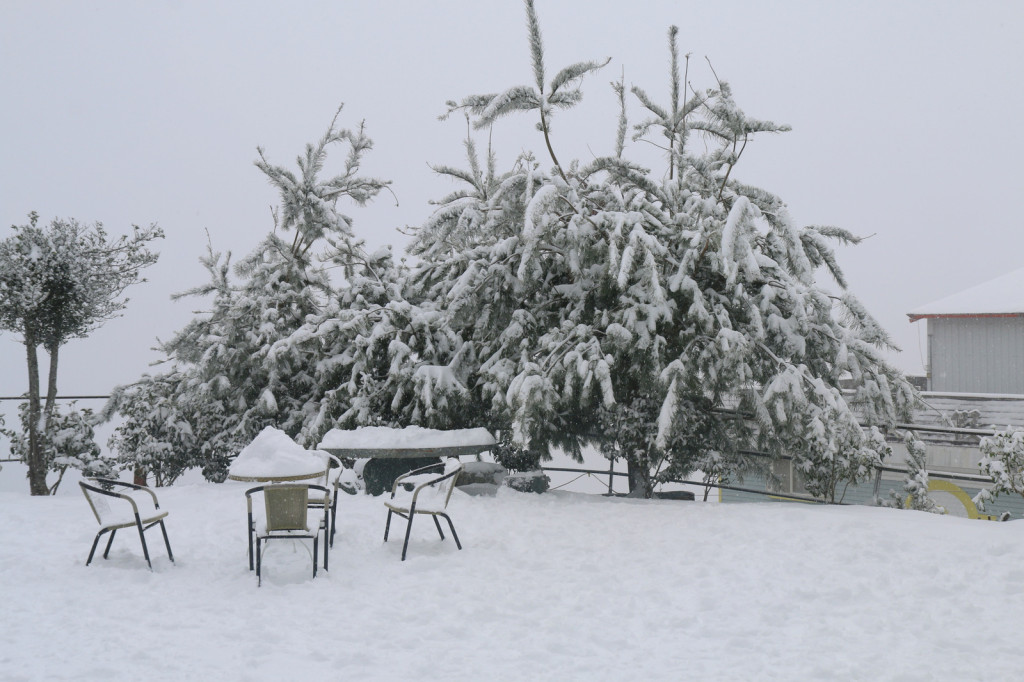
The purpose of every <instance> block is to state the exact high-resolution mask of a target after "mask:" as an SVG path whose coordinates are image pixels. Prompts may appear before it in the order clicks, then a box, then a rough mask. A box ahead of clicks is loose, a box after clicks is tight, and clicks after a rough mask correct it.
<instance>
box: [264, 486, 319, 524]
mask: <svg viewBox="0 0 1024 682" xmlns="http://www.w3.org/2000/svg"><path fill="white" fill-rule="evenodd" d="M308 496H309V486H306V485H273V486H270V485H268V486H267V487H265V488H264V489H263V502H264V504H265V506H266V511H267V530H268V531H275V530H308V529H309V525H308V523H307V516H306V503H307V501H308V499H309V497H308Z"/></svg>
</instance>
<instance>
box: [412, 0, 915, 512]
mask: <svg viewBox="0 0 1024 682" xmlns="http://www.w3.org/2000/svg"><path fill="white" fill-rule="evenodd" d="M525 4H526V11H527V17H528V26H529V31H530V35H529V38H530V49H531V60H532V63H533V71H534V84H533V85H532V86H517V87H513V88H510V89H508V90H506V91H504V92H502V93H499V94H494V95H477V96H470V97H467V98H465V99H464V100H462V101H461V102H459V103H454V102H452V103H450V104H449V111H450V112H451V111H455V110H464V111H467V112H468V113H469V114H470V115H471V116H472V117H473V118H474V125H475V126H476V127H477V128H484V127H487V128H489V127H491V126H492V125H493V124H494V123H495V122H496V121H497V120H498V119H499V118H501V117H502V116H504V115H507V114H511V113H514V112H520V111H532V112H536V115H537V116H538V118H539V123H538V128H539V130H540V132H541V134H542V142H543V147H544V149H545V151H546V153H547V156H548V157H549V158H550V161H551V163H552V170H551V172H547V171H545V170H543V169H542V168H541V166H540V164H539V163H538V161H537V160H536V158H535V157H534V156H533V155H532V154H531V153H529V152H527V153H524V154H523V155H522V156H520V157H519V158H518V159H517V161H516V163H515V164H514V165H513V167H512V169H511V170H509V171H508V172H506V173H503V174H498V173H493V172H491V173H488V174H487V175H486V177H487V178H488V179H489V181H488V182H482V181H481V178H482V177H483V176H482V174H481V173H480V172H478V171H476V170H474V164H473V159H472V157H471V168H470V171H468V172H464V173H462V174H461V175H459V174H457V173H451V172H449V173H448V174H449V175H454V176H456V177H461V179H463V180H465V181H466V182H467V184H468V185H469V189H467V190H465V191H464V192H461V193H456V194H454V195H451V196H450V197H449V198H447V200H446V201H444V202H442V204H441V205H440V207H439V208H438V209H437V211H435V213H434V215H433V216H432V217H431V218H430V219H429V220H428V221H427V222H426V223H425V224H424V225H423V227H422V228H421V229H420V230H419V232H418V233H417V235H416V239H415V242H414V244H413V246H412V251H413V253H415V254H417V255H419V256H420V257H421V258H423V263H422V264H421V265H420V266H419V267H418V268H417V269H416V270H415V271H414V272H413V273H412V275H411V277H410V287H409V293H410V298H413V299H423V300H432V301H436V302H438V303H439V304H443V305H444V307H445V311H446V314H447V319H448V324H449V326H450V327H451V329H452V330H453V331H454V332H456V333H457V335H458V336H459V337H461V338H462V339H464V340H465V341H467V342H471V343H472V345H473V350H474V353H475V357H476V358H477V360H476V364H475V368H474V371H472V372H470V373H469V378H468V380H467V382H466V387H467V389H469V390H470V391H471V392H473V393H474V394H475V395H477V396H479V400H480V402H481V403H482V404H484V405H486V406H487V408H488V410H489V411H490V412H491V421H492V423H505V424H507V426H508V429H509V431H510V433H511V436H512V439H513V441H514V442H515V443H517V444H518V447H519V448H521V449H523V450H525V451H529V452H534V453H537V454H538V455H543V454H546V453H547V452H548V450H549V449H550V448H551V447H553V446H561V447H562V448H564V449H565V450H566V451H567V452H569V453H570V454H578V453H579V452H580V447H581V446H582V445H583V444H584V443H587V442H596V443H600V444H601V446H602V448H604V449H605V451H606V452H609V453H610V454H612V455H613V456H620V457H623V458H625V459H626V461H627V463H628V464H629V466H630V470H631V482H632V489H633V491H634V494H639V495H650V494H651V491H652V488H653V485H654V484H655V483H656V482H657V479H656V476H657V472H656V470H655V469H654V467H653V464H654V463H657V462H667V463H668V468H669V469H670V470H671V471H672V475H673V476H678V475H684V474H686V473H688V472H691V471H693V470H695V469H697V468H699V467H701V466H704V465H705V464H711V465H715V466H718V467H719V470H720V471H722V472H723V473H731V472H733V471H735V469H736V467H738V466H740V464H741V462H740V459H739V457H738V454H739V452H740V451H741V450H743V449H745V448H748V447H750V446H751V445H755V446H757V447H759V448H760V449H762V450H764V451H767V452H769V453H771V454H774V455H783V454H787V455H791V456H793V457H794V458H795V460H796V465H797V466H798V468H799V469H800V472H801V474H802V476H803V477H804V479H805V480H806V482H807V486H808V489H809V490H810V491H811V492H813V493H814V494H815V495H818V496H820V497H822V498H824V499H826V500H829V501H834V500H836V499H837V492H838V495H839V496H841V494H842V485H841V484H842V483H843V482H844V481H849V480H855V479H857V478H859V477H863V476H866V475H867V474H868V473H869V471H870V468H871V466H872V464H873V463H874V462H876V461H877V459H878V447H877V446H878V445H879V440H878V439H877V438H874V437H871V438H869V437H866V436H865V433H864V432H863V430H862V428H861V426H860V423H859V421H860V420H862V419H863V420H865V421H867V423H869V424H871V425H876V424H877V425H886V424H892V423H894V422H895V421H896V419H897V417H898V416H899V415H900V414H901V411H904V410H906V408H907V406H908V405H909V404H910V401H911V399H912V397H913V389H912V388H911V387H910V385H909V384H908V383H907V382H906V381H905V380H904V379H903V378H902V376H901V375H900V374H899V372H897V371H896V370H895V369H894V368H892V367H891V366H889V365H888V364H887V363H886V362H885V360H884V358H883V356H882V349H884V348H886V347H888V346H890V345H891V344H890V342H889V340H888V338H887V337H886V335H885V334H884V332H883V331H882V330H881V329H880V327H879V326H878V325H877V323H875V322H874V320H872V318H871V317H870V315H868V314H867V312H866V311H865V310H864V308H863V306H861V304H860V303H859V302H858V301H857V300H856V299H855V298H854V297H853V296H852V295H851V294H850V293H849V292H847V291H846V290H845V285H846V283H845V280H844V278H843V276H842V272H841V270H840V269H839V267H838V265H837V262H836V258H835V254H834V252H833V250H832V247H831V245H830V244H829V241H830V240H838V241H839V242H840V243H856V242H857V241H858V240H857V238H855V237H854V236H853V235H851V234H849V233H848V232H846V231H844V230H840V229H837V228H831V227H806V228H797V227H796V226H795V225H793V223H792V221H791V219H790V218H789V216H788V213H787V211H786V207H785V204H784V203H783V202H782V201H781V200H780V199H779V198H777V197H775V196H774V195H772V194H770V193H768V192H766V191H764V190H762V189H759V188H756V187H751V186H749V185H745V184H742V183H740V182H739V181H738V180H737V179H736V178H735V176H734V173H733V169H734V167H735V166H736V164H737V163H738V161H739V159H740V157H741V155H742V152H743V150H744V149H745V147H746V145H747V143H748V142H749V140H750V139H751V138H752V137H753V136H754V135H756V134H758V133H764V132H782V131H784V130H786V129H787V128H786V127H785V126H779V125H776V124H773V123H771V122H769V121H759V120H756V119H752V118H750V117H748V116H746V115H745V114H744V113H743V112H742V111H741V110H740V109H739V108H738V107H737V106H736V104H735V102H734V100H733V97H732V93H731V90H730V88H729V86H728V85H727V84H726V83H722V82H719V83H718V84H717V87H715V88H712V89H709V90H707V91H705V92H703V93H699V94H697V93H693V95H692V96H693V99H689V100H685V101H684V102H683V103H679V102H678V95H677V94H676V95H673V102H672V105H671V106H670V107H666V108H662V107H658V106H657V105H655V104H653V102H652V100H651V98H650V97H648V96H647V95H646V93H644V92H643V91H642V90H639V89H634V93H635V94H636V95H637V97H638V98H639V99H640V101H641V103H642V104H643V105H644V106H645V107H646V108H647V109H648V110H649V111H651V112H653V113H654V116H655V118H654V119H653V120H652V121H651V122H645V123H642V124H641V125H640V127H639V129H638V131H637V132H638V134H640V135H644V134H647V133H648V132H650V131H651V130H654V129H656V128H660V129H661V130H662V131H663V132H664V133H665V135H666V137H668V139H669V140H670V141H671V144H672V146H671V149H670V151H669V165H670V169H669V172H668V173H666V174H665V178H662V177H661V176H658V175H655V174H652V173H651V172H650V171H648V170H647V169H644V168H642V167H640V166H638V165H636V164H634V163H631V162H630V161H628V160H627V159H626V158H625V155H624V154H623V153H622V151H623V149H622V146H623V141H622V138H623V136H622V135H621V133H620V135H619V136H618V140H619V141H618V143H617V145H616V146H617V149H616V154H615V155H613V156H608V157H602V158H598V159H596V160H594V161H592V162H590V163H587V164H580V163H578V162H572V163H570V164H568V165H566V164H563V163H560V162H559V160H558V158H557V156H556V154H555V151H554V142H553V138H552V135H551V125H550V124H551V117H552V115H553V113H554V112H555V110H557V109H559V108H565V107H567V106H572V105H575V104H576V103H578V102H579V101H580V99H581V98H582V93H581V91H580V89H579V81H580V79H581V78H582V77H583V76H584V75H586V74H588V73H590V72H592V71H594V70H596V69H597V68H600V66H601V65H602V63H601V62H582V63H579V64H574V65H572V66H570V67H567V68H565V69H563V70H562V71H560V72H559V73H558V74H557V75H556V76H555V77H554V79H552V80H551V82H550V83H546V81H545V76H544V74H545V66H544V60H543V46H542V42H541V39H540V31H539V24H538V21H537V17H536V13H535V10H534V7H533V3H532V2H530V1H529V0H527V1H526V3H525ZM670 47H671V51H672V55H673V67H672V81H671V83H672V90H673V93H678V92H679V91H681V87H680V83H679V81H678V64H677V58H676V54H677V50H676V48H675V31H674V30H673V31H672V32H671V34H670ZM619 88H620V90H624V85H622V84H620V86H619ZM622 127H623V123H622V119H621V117H620V123H619V129H620V131H621V130H622ZM694 135H699V136H700V137H701V138H702V141H703V143H704V144H702V145H692V146H690V145H687V141H688V140H689V139H690V137H692V136H694ZM693 149H696V150H698V151H696V152H695V151H693ZM704 149H706V150H707V151H703V150H704ZM478 166H479V164H476V167H478ZM470 225H471V226H472V229H468V227H469V226H470ZM819 268H825V269H826V270H827V271H829V272H830V273H831V275H832V277H833V279H834V280H835V282H836V283H837V285H838V286H839V288H840V289H841V290H842V292H843V293H841V294H840V295H838V296H836V295H833V294H831V293H830V292H829V291H827V290H826V289H825V288H823V287H822V286H820V285H818V284H817V283H816V281H815V275H816V271H817V270H818V269H819ZM843 378H850V379H851V381H852V384H853V387H854V388H853V394H852V395H850V396H848V395H847V394H846V393H845V392H844V390H843V388H842V387H841V386H840V379H843ZM854 406H856V408H857V411H855V410H854ZM737 415H745V416H747V417H748V419H746V420H743V419H737ZM626 421H628V422H630V424H631V425H632V428H629V429H625V430H624V429H623V428H622V426H623V423H624V422H626ZM616 441H617V442H616ZM723 455H724V456H723ZM723 461H725V462H731V463H732V464H728V465H723V464H722V463H723Z"/></svg>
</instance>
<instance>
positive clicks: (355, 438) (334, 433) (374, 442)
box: [317, 426, 495, 459]
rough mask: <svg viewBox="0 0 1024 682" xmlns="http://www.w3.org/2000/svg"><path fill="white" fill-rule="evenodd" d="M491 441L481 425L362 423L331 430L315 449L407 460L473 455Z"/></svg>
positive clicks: (347, 455) (338, 454)
mask: <svg viewBox="0 0 1024 682" xmlns="http://www.w3.org/2000/svg"><path fill="white" fill-rule="evenodd" d="M494 444H495V441H494V437H493V436H492V435H491V434H490V432H489V431H488V430H487V429H484V428H477V429H451V430H447V431H446V430H440V429H425V428H423V427H421V426H407V427H405V428H403V429H394V428H390V427H386V426H364V427H361V428H358V429H353V430H350V431H344V430H342V429H331V430H330V431H328V432H327V433H326V434H325V435H324V437H323V440H321V441H320V444H319V445H318V446H317V448H318V449H320V450H324V451H325V452H329V453H331V454H332V455H334V456H336V457H345V458H349V459H367V458H377V459H409V458H414V457H459V456H461V455H475V454H478V453H481V452H485V451H487V450H490V449H491V448H492V447H494Z"/></svg>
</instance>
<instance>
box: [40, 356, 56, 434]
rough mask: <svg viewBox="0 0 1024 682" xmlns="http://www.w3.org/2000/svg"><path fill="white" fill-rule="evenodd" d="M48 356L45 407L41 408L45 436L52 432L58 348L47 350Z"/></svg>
mask: <svg viewBox="0 0 1024 682" xmlns="http://www.w3.org/2000/svg"><path fill="white" fill-rule="evenodd" d="M46 352H47V354H48V355H49V356H50V372H49V374H48V375H47V377H46V405H45V406H44V407H43V415H44V416H45V417H46V419H45V424H46V431H45V433H46V434H49V433H50V432H51V431H52V430H53V412H54V409H55V408H56V406H57V360H58V357H57V355H58V353H60V346H55V347H54V348H47V349H46Z"/></svg>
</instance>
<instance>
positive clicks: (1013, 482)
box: [974, 428, 1024, 509]
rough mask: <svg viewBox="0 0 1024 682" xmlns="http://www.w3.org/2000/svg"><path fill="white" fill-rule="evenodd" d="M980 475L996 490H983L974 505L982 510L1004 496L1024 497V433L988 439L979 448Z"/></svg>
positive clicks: (1005, 433) (1002, 433) (1006, 433)
mask: <svg viewBox="0 0 1024 682" xmlns="http://www.w3.org/2000/svg"><path fill="white" fill-rule="evenodd" d="M979 448H980V450H981V460H980V461H979V462H978V466H979V467H980V468H981V472H982V473H983V474H984V475H986V476H988V477H989V478H991V479H992V483H993V486H992V488H991V489H989V490H982V491H981V492H979V493H978V494H977V495H976V496H975V498H974V503H975V504H976V505H978V508H979V509H984V508H985V503H986V502H991V501H992V500H994V499H995V498H996V497H998V496H999V495H1002V494H1004V493H1009V494H1016V495H1021V496H1024V431H1019V430H1016V429H1009V428H1008V429H1006V430H1005V431H1000V432H999V433H997V434H995V435H994V436H986V437H985V438H982V439H981V442H980V444H979Z"/></svg>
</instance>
